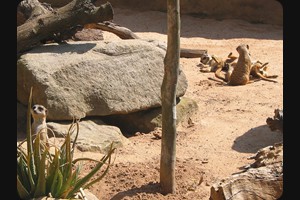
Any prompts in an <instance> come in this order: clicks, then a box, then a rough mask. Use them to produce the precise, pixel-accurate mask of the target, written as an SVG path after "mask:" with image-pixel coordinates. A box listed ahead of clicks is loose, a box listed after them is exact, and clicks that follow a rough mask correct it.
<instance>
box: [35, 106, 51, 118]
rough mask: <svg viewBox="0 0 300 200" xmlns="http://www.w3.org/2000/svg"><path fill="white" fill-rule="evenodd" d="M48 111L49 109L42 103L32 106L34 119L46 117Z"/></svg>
mask: <svg viewBox="0 0 300 200" xmlns="http://www.w3.org/2000/svg"><path fill="white" fill-rule="evenodd" d="M47 112H48V111H47V109H46V108H45V107H44V106H42V105H38V104H36V105H34V106H32V108H31V115H32V117H33V119H38V118H46V116H47Z"/></svg>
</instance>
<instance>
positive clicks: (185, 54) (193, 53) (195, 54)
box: [84, 22, 207, 58]
mask: <svg viewBox="0 0 300 200" xmlns="http://www.w3.org/2000/svg"><path fill="white" fill-rule="evenodd" d="M84 28H92V29H100V30H103V31H108V32H111V33H114V34H115V35H117V36H118V37H119V38H121V39H140V37H139V36H137V35H136V34H135V33H133V32H132V31H131V30H130V29H128V28H126V27H122V26H119V25H117V24H114V23H113V22H103V23H91V24H86V25H85V26H84ZM204 53H207V50H199V49H186V48H181V49H180V57H181V58H200V57H201V55H202V54H204Z"/></svg>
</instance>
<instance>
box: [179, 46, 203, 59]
mask: <svg viewBox="0 0 300 200" xmlns="http://www.w3.org/2000/svg"><path fill="white" fill-rule="evenodd" d="M205 53H207V50H205V49H204V50H202V49H185V48H181V49H180V57H181V58H200V57H201V55H203V54H205Z"/></svg>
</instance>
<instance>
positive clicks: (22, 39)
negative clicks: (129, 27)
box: [17, 0, 113, 54]
mask: <svg viewBox="0 0 300 200" xmlns="http://www.w3.org/2000/svg"><path fill="white" fill-rule="evenodd" d="M91 1H92V0H73V1H71V2H70V3H69V4H67V5H66V6H64V7H61V8H59V9H57V10H55V11H53V12H49V13H46V14H43V15H40V16H38V17H36V18H34V19H32V20H28V21H26V22H25V23H24V24H22V25H20V26H18V27H17V54H18V53H20V52H23V51H25V50H28V49H29V48H31V47H32V46H34V45H36V44H38V43H39V42H40V41H41V40H43V39H47V38H48V37H51V36H52V35H53V34H55V33H57V32H61V31H63V30H67V29H70V28H71V27H74V26H77V25H84V24H88V23H96V22H102V21H108V20H112V19H113V9H112V6H111V4H110V3H109V2H107V3H105V4H102V5H101V6H99V7H96V6H94V4H93V3H92V2H91Z"/></svg>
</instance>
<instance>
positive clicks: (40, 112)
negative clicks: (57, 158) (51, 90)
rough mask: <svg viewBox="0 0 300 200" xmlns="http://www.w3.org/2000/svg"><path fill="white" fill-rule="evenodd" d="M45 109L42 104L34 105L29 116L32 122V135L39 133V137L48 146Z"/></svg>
mask: <svg viewBox="0 0 300 200" xmlns="http://www.w3.org/2000/svg"><path fill="white" fill-rule="evenodd" d="M47 112H48V111H47V109H46V108H45V107H44V106H42V105H38V104H36V105H34V106H32V108H31V116H32V118H33V123H32V125H31V133H32V135H36V134H40V139H41V141H43V142H44V143H45V144H46V146H48V147H49V143H48V129H47V124H46V117H47Z"/></svg>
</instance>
